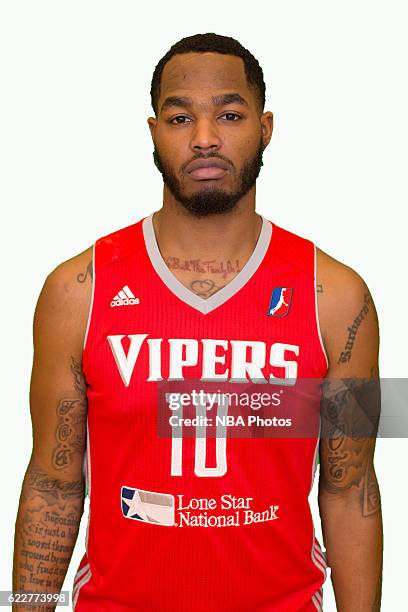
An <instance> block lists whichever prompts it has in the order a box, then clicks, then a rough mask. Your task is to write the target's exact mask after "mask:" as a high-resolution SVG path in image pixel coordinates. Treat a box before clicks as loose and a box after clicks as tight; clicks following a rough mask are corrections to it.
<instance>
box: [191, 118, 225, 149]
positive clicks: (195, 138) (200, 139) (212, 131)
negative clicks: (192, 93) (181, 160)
mask: <svg viewBox="0 0 408 612" xmlns="http://www.w3.org/2000/svg"><path fill="white" fill-rule="evenodd" d="M220 146H221V139H220V136H219V134H218V131H217V129H216V126H215V125H214V123H213V121H211V120H209V119H200V120H197V121H196V125H195V129H194V132H193V135H192V137H191V149H192V150H193V151H194V153H207V152H210V151H218V149H219V148H220Z"/></svg>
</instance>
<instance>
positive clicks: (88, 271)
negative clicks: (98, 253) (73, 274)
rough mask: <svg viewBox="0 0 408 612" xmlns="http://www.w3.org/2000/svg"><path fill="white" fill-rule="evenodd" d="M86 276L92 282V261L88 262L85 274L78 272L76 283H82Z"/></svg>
mask: <svg viewBox="0 0 408 612" xmlns="http://www.w3.org/2000/svg"><path fill="white" fill-rule="evenodd" d="M88 276H89V278H90V279H91V281H92V278H93V269H92V259H91V261H90V262H89V264H88V265H87V268H86V270H85V272H80V273H79V274H78V276H77V281H78V283H84V282H85V281H86V279H87V278H88Z"/></svg>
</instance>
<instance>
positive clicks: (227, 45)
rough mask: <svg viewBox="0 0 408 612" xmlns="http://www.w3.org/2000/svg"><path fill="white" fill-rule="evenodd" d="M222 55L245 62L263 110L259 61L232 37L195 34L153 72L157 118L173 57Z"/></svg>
mask: <svg viewBox="0 0 408 612" xmlns="http://www.w3.org/2000/svg"><path fill="white" fill-rule="evenodd" d="M207 52H212V53H222V54H224V55H235V56H237V57H241V58H242V60H243V62H244V67H245V76H246V78H247V82H248V85H249V86H253V87H255V89H256V90H257V94H258V99H259V104H260V107H261V110H262V112H263V109H264V107H265V81H264V77H263V72H262V68H261V66H260V65H259V62H258V60H257V59H256V58H255V57H254V56H253V55H252V53H250V51H248V49H245V47H243V46H242V45H241V43H240V42H238V41H237V40H236V39H235V38H231V37H230V36H221V35H220V34H214V32H208V33H207V34H194V35H193V36H187V37H186V38H182V39H181V40H179V41H178V42H176V43H174V45H172V46H171V47H170V49H169V50H168V51H167V53H166V55H164V56H163V57H162V58H161V60H160V61H159V63H158V64H157V66H156V68H155V69H154V72H153V77H152V82H151V88H150V98H151V103H152V108H153V110H154V112H155V115H156V117H157V113H158V100H159V97H160V84H161V76H162V72H163V68H164V66H165V65H166V63H167V62H168V61H169V59H170V58H171V57H173V55H177V54H182V53H207Z"/></svg>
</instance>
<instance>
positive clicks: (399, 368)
mask: <svg viewBox="0 0 408 612" xmlns="http://www.w3.org/2000/svg"><path fill="white" fill-rule="evenodd" d="M406 17H407V14H406V5H405V3H404V2H403V1H401V2H397V1H395V0H384V1H383V2H376V1H373V0H371V1H370V2H368V1H362V0H360V1H356V0H353V1H350V0H347V1H345V0H343V2H341V3H340V2H335V1H334V0H330V1H328V0H324V1H317V0H309V1H308V2H304V1H299V2H294V1H292V2H283V1H281V2H273V1H271V0H269V1H268V2H259V1H258V2H256V3H245V4H244V3H243V4H239V3H238V2H235V3H232V2H228V3H221V2H213V1H209V0H206V2H204V3H194V2H185V1H182V0H179V2H177V3H167V2H165V3H164V2H163V3H161V2H154V3H150V4H147V3H143V5H141V3H140V2H137V1H136V0H134V1H126V0H121V1H120V2H113V1H111V2H106V1H102V0H98V1H97V2H96V1H95V2H94V1H90V0H88V1H87V0H81V1H80V2H78V1H74V0H71V1H70V2H62V1H59V0H52V1H41V0H37V1H36V2H31V1H30V2H28V1H27V2H22V1H18V0H13V1H11V0H9V1H3V2H2V3H1V6H0V58H1V59H0V61H1V73H0V84H1V90H2V91H1V98H0V105H1V109H0V120H1V137H0V155H1V182H0V189H1V192H0V197H1V204H2V217H3V219H2V235H1V261H2V298H1V327H2V329H1V339H2V351H1V353H2V362H3V363H2V368H1V370H2V373H3V375H4V376H3V379H2V410H1V417H0V418H1V427H0V431H1V433H0V436H1V438H0V465H1V480H2V486H1V491H2V503H1V507H0V519H1V531H0V550H1V551H2V554H1V555H0V589H9V588H11V566H12V543H13V533H14V521H15V514H16V510H17V503H18V497H19V492H20V486H21V480H22V478H23V474H24V471H25V468H26V464H27V461H28V458H29V455H30V452H31V425H30V419H29V405H28V389H29V378H30V370H31V360H32V317H33V312H34V307H35V303H36V300H37V297H38V294H39V291H40V289H41V286H42V283H43V281H44V279H45V277H46V275H47V274H48V273H49V272H50V271H51V270H52V269H53V268H54V267H55V266H56V265H57V264H58V263H60V262H61V261H63V260H65V259H68V258H69V257H71V256H73V255H74V254H76V253H78V252H80V251H82V250H83V249H85V248H86V247H88V246H90V245H91V244H92V243H93V242H94V240H95V239H96V238H97V237H99V236H101V235H103V234H106V233H109V232H111V231H113V230H114V229H117V228H119V227H122V226H125V225H129V224H130V223H133V222H134V221H136V220H138V219H140V218H141V217H142V216H145V215H146V214H148V213H149V212H151V211H152V210H157V209H158V208H160V206H161V198H162V183H161V176H160V175H159V173H158V172H157V170H156V168H155V167H154V165H153V161H152V144H151V139H150V133H149V131H148V127H147V123H146V118H147V117H148V116H149V115H151V114H152V111H151V108H150V98H149V91H150V80H151V76H152V72H153V69H154V67H155V65H156V63H157V62H158V61H159V59H160V58H161V57H162V55H164V53H165V52H166V51H167V50H168V48H169V47H170V46H171V45H172V44H173V43H174V42H176V41H177V40H178V39H179V38H181V37H183V36H187V35H191V34H195V33H199V32H201V33H203V32H209V31H210V32H211V31H212V32H216V33H218V34H224V35H229V36H233V37H235V38H237V39H238V40H239V41H240V42H241V43H242V44H243V45H244V46H246V47H247V48H249V50H250V51H251V52H252V53H253V54H254V55H255V56H256V57H257V59H258V60H259V62H260V64H261V66H262V67H263V70H264V76H265V81H266V84H267V104H266V110H271V111H272V112H273V113H274V120H275V127H274V134H273V138H272V142H271V145H270V146H269V148H268V149H267V151H266V153H265V156H264V162H265V165H264V167H263V168H262V172H261V176H260V178H259V181H258V191H257V210H258V212H260V213H261V214H263V215H264V216H266V217H267V218H269V219H271V220H273V221H275V222H276V223H278V224H279V225H282V226H283V227H286V228H287V229H290V230H292V231H294V232H296V233H298V234H301V235H303V236H305V237H308V238H310V239H312V240H313V241H315V242H316V243H317V245H318V246H320V247H321V248H322V249H323V250H325V251H326V252H328V253H329V254H331V255H332V256H334V257H336V258H337V259H339V260H341V261H343V262H344V263H346V264H348V265H350V266H351V267H352V268H354V269H355V270H357V271H358V272H359V273H360V274H361V275H362V276H363V278H364V279H365V280H366V282H367V284H368V286H369V288H370V289H371V292H372V295H373V297H374V301H375V303H376V305H377V310H378V314H379V317H380V324H381V364H380V366H381V374H382V376H387V377H406V376H407V358H406V352H405V348H406V346H407V324H406V305H407V299H408V291H407V281H406V277H407V275H406V243H407V229H406V222H407V215H406V206H407V191H408V189H407V176H406V163H407V142H408V129H407V128H408V121H407V108H408V95H407V85H406V82H407V79H406V60H407V53H408V49H407V46H408V45H407V36H406V25H407V19H406ZM404 171H405V172H404ZM407 451H408V444H407V440H405V439H400V440H397V439H387V440H384V439H381V440H379V441H378V443H377V453H376V470H377V475H378V479H379V482H380V486H381V491H382V505H383V520H384V533H385V553H384V584H383V608H382V609H383V610H385V611H386V612H388V611H394V610H396V609H398V610H400V609H402V608H401V606H403V605H404V604H403V603H402V602H403V601H405V596H406V587H405V583H406V571H407V563H406V551H407V550H408V536H407V528H406V508H407V505H408V495H407V487H406V456H407ZM316 482H317V479H316V481H315V484H316ZM315 496H316V487H314V489H313V492H312V496H311V500H312V501H311V503H312V508H313V514H314V517H315V522H316V532H317V535H318V537H319V539H320V541H322V540H321V535H320V534H321V532H320V523H319V518H318V511H317V504H316V498H315ZM86 518H87V513H86V514H85V516H84V517H83V520H82V526H81V532H80V535H79V538H78V543H77V546H76V549H75V552H74V556H73V559H72V562H71V566H70V569H69V572H68V575H67V579H66V582H65V588H67V589H70V588H71V584H72V580H73V576H74V573H75V570H76V567H77V564H78V562H79V559H80V557H81V556H82V554H83V552H84V537H85V523H86ZM253 570H254V568H252V569H251V568H248V571H253ZM324 590H325V596H324V602H325V612H326V611H327V612H331V611H334V610H335V609H336V608H335V605H334V599H333V592H332V587H331V584H330V579H329V580H328V581H327V582H326V585H325V589H324Z"/></svg>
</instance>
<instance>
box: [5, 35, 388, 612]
mask: <svg viewBox="0 0 408 612" xmlns="http://www.w3.org/2000/svg"><path fill="white" fill-rule="evenodd" d="M151 98H152V106H153V109H154V112H155V116H154V117H150V118H149V119H148V125H149V128H150V131H151V136H152V139H153V143H154V161H155V164H156V166H157V168H158V169H159V171H160V172H161V174H162V176H163V181H164V192H163V206H162V207H161V208H160V210H157V211H155V212H154V213H152V214H150V215H148V216H147V217H145V218H143V219H140V220H139V221H137V222H136V223H134V224H132V225H131V226H129V227H127V228H123V229H121V230H119V231H117V232H114V233H112V234H110V235H109V236H106V237H104V238H101V239H100V240H98V241H97V242H96V244H95V245H94V246H93V247H91V248H89V249H87V250H86V251H84V252H83V253H81V254H79V255H77V256H76V257H73V258H72V259H70V260H69V261H66V262H64V263H63V264H61V265H60V266H58V267H57V268H56V269H55V270H54V271H53V272H52V273H51V274H50V275H49V277H48V278H47V279H46V282H45V284H44V287H43V290H42V292H41V295H40V297H39V300H38V305H37V308H36V313H35V322H34V346H35V350H34V364H33V372H32V384H31V398H30V399H31V414H32V422H33V436H34V443H33V452H32V456H31V459H30V462H29V465H28V468H27V472H26V475H25V478H24V483H23V488H22V495H21V499H20V505H19V511H18V516H17V522H16V536H15V558H14V584H13V587H14V590H20V589H21V590H22V589H24V590H30V591H59V590H60V589H61V587H62V584H63V580H64V576H65V573H66V570H67V567H68V564H69V560H70V557H71V553H72V550H73V547H74V544H75V541H76V537H77V532H78V526H79V522H80V519H81V515H82V511H83V502H84V489H85V484H87V488H88V492H89V495H90V514H89V521H88V525H87V536H86V552H85V554H84V556H83V558H82V560H81V563H80V566H79V568H78V571H77V573H76V576H75V580H74V585H73V592H72V597H73V606H74V609H75V610H77V611H78V612H82V611H86V612H93V611H96V610H98V611H99V610H109V611H119V610H120V611H123V612H125V611H130V610H143V611H155V610H178V611H180V612H181V611H186V610H197V611H198V610H200V611H203V612H204V611H207V610H219V611H227V610H228V611H234V610H245V611H248V610H256V611H259V612H261V611H267V610H274V611H275V610H276V611H284V610H291V611H294V610H299V611H300V610H302V611H304V612H305V611H306V610H316V609H317V610H322V609H323V591H322V585H323V583H324V580H325V578H326V575H327V567H328V566H330V568H331V575H332V581H333V585H334V590H335V595H336V601H337V608H338V610H341V611H347V612H351V611H353V612H354V611H366V610H379V609H380V598H381V574H382V572H381V567H382V524H381V512H380V495H379V490H378V484H377V480H376V477H375V472H374V466H373V454H374V443H375V436H372V435H367V436H365V437H361V436H356V435H354V433H355V432H354V429H353V419H354V416H353V415H355V414H356V411H357V410H359V409H360V404H359V402H358V401H357V400H358V394H357V392H355V391H354V390H355V387H356V384H357V383H356V381H359V380H364V379H368V380H376V379H377V378H378V347H379V340H378V321H377V316H376V311H375V306H374V303H373V300H372V298H371V295H370V292H369V290H368V288H367V286H366V284H365V283H364V281H363V280H362V279H361V277H360V276H359V275H358V274H357V273H356V272H355V271H353V270H352V269H350V268H349V267H347V266H345V265H343V264H341V263H340V262H338V261H336V260H335V259H333V258H332V257H330V256H329V255H327V254H326V253H324V252H323V251H321V250H320V249H318V248H317V247H315V246H314V244H313V243H312V242H310V241H309V240H307V239H305V238H302V237H300V236H297V235H295V234H293V233H290V232H288V231H286V230H284V229H283V228H281V227H279V226H277V225H276V224H274V223H272V222H271V221H269V220H267V219H265V218H264V217H262V216H261V215H259V214H257V213H256V212H255V204H256V198H255V193H256V179H257V177H258V175H259V172H260V168H261V166H262V154H263V151H264V149H265V148H266V147H267V146H268V144H269V142H270V140H271V136H272V130H273V115H272V113H271V112H264V110H263V109H264V104H265V84H264V81H263V74H262V70H261V68H260V66H259V64H258V62H257V61H256V60H255V58H254V57H253V56H252V55H251V53H249V51H247V50H246V49H244V48H243V47H242V46H241V45H240V43H238V42H237V41H236V40H234V39H232V38H228V37H224V36H219V35H215V34H202V35H201V34H200V35H195V36H191V37H188V38H185V39H183V40H181V41H179V42H178V43H176V44H175V45H173V47H172V48H171V49H170V50H169V52H168V53H167V54H166V55H165V56H164V57H163V58H162V60H160V62H159V64H158V65H157V66H156V69H155V72H154V75H153V79H152V87H151ZM319 379H320V380H321V379H324V381H323V382H325V383H326V384H325V385H322V387H323V388H326V392H325V394H326V395H325V398H323V402H322V406H323V408H324V405H325V402H326V408H327V413H328V415H329V418H328V421H329V426H328V430H333V428H334V429H335V430H338V431H341V434H338V433H336V434H335V435H332V436H329V435H323V432H324V428H323V427H321V426H320V420H319V430H318V431H317V432H315V433H312V434H311V435H309V436H308V435H290V434H288V435H286V434H285V433H283V434H270V433H268V432H266V431H265V427H264V428H263V433H262V432H259V431H257V432H255V433H254V434H252V433H250V434H249V435H248V434H245V432H244V433H243V431H244V429H245V426H242V427H241V431H240V432H238V434H235V435H234V433H233V432H231V433H230V430H228V433H227V435H219V431H218V430H217V435H216V436H214V435H212V436H211V435H210V434H209V432H210V425H209V426H208V432H207V433H208V435H207V434H206V429H205V427H204V429H199V428H198V425H197V423H198V421H197V423H196V425H195V426H193V428H192V431H191V429H190V433H188V434H187V433H185V432H186V431H187V429H188V426H189V424H188V422H187V419H186V421H185V422H183V421H182V417H183V415H184V416H186V415H187V412H188V408H187V407H186V408H184V406H182V403H181V399H180V398H181V395H180V393H181V392H182V391H187V390H188V391H190V390H191V389H190V387H189V386H188V385H189V384H190V383H192V385H193V386H194V390H195V391H197V392H198V391H199V389H200V386H203V387H204V388H205V392H206V393H207V392H209V390H211V386H210V385H211V383H212V384H214V383H215V387H216V389H218V388H221V390H225V388H226V387H227V386H228V385H230V388H231V389H234V391H236V388H237V387H238V388H241V389H242V388H243V385H242V383H243V382H245V383H251V387H250V389H251V391H253V390H254V389H255V390H258V391H259V390H260V391H262V392H265V394H266V396H268V394H271V393H272V392H275V393H273V395H272V396H273V399H274V401H276V404H277V405H278V407H279V406H281V408H282V409H283V411H286V413H285V415H286V417H288V416H289V417H290V419H289V420H287V419H286V420H285V419H283V420H282V419H280V420H279V421H273V423H274V424H276V423H278V425H279V426H280V425H282V423H283V424H285V425H288V424H290V423H291V422H292V421H293V422H294V421H295V420H296V417H297V416H299V415H300V416H301V419H300V422H301V423H302V425H303V426H304V425H307V426H309V425H310V424H311V423H312V422H313V416H314V412H313V409H314V407H315V406H316V401H315V400H316V397H317V396H315V395H314V394H313V393H312V395H311V399H308V398H306V394H304V397H303V399H301V400H300V402H299V400H293V401H291V402H289V403H286V404H285V403H284V401H283V400H282V404H280V402H281V399H280V397H281V396H280V394H283V396H285V394H286V395H287V394H290V392H291V389H292V390H293V389H298V388H299V383H300V382H302V381H307V380H319ZM345 380H349V381H352V384H350V385H346V383H344V381H345ZM223 385H224V387H223ZM245 388H247V387H245ZM174 390H175V391H176V393H175V394H174V393H173V391H174ZM177 392H178V393H177ZM187 395H188V394H187ZM258 395H259V394H258ZM189 397H193V394H192V391H191V395H190V396H189ZM203 397H204V396H203ZM163 398H165V401H164V402H163ZM169 398H170V400H174V399H175V400H176V401H175V406H172V410H173V411H174V414H172V419H168V422H170V421H171V423H170V430H168V429H166V418H165V416H164V417H163V415H166V414H168V413H166V407H167V402H168V400H169ZM207 398H208V396H207V395H206V396H205V399H202V401H199V402H197V403H196V404H194V403H193V402H191V405H190V408H191V406H193V407H194V410H193V413H191V411H190V413H189V414H190V416H194V414H195V415H196V417H197V418H198V416H199V417H200V418H203V417H204V416H205V415H206V410H207V409H208V408H209V405H208V406H207ZM339 398H340V399H339ZM317 400H319V401H320V395H319V396H318V397H317ZM162 404H164V408H163V406H162ZM347 404H349V405H351V406H352V408H353V410H352V414H351V417H350V411H349V412H348V413H347V412H346V411H345V407H346V408H347ZM213 407H214V409H215V410H216V411H218V412H217V413H216V414H217V416H218V417H219V416H220V415H221V414H224V415H226V414H227V413H228V414H229V412H228V411H229V410H231V406H227V409H225V404H223V402H222V401H219V402H218V403H217V402H215V403H214V404H213ZM183 410H184V412H183ZM223 410H224V412H223ZM268 410H269V411H268ZM276 410H277V408H276V407H274V408H273V409H272V411H271V410H270V407H269V408H267V407H265V414H267V415H268V416H272V415H273V414H275V413H274V411H275V412H276ZM296 411H298V412H296ZM248 412H249V413H250V412H251V409H249V410H248ZM252 412H254V410H252ZM212 414H213V413H212ZM262 414H263V413H262ZM276 414H277V413H276ZM162 417H163V418H162ZM275 417H276V415H275ZM177 419H178V420H177ZM319 419H320V417H319ZM192 420H193V419H192ZM270 420H271V422H272V419H270ZM359 420H360V419H359ZM265 422H266V421H265ZM217 423H218V419H217ZM298 424H299V420H298ZM195 427H197V429H195ZM220 431H221V430H220ZM251 431H253V430H251ZM224 433H225V432H224ZM240 433H241V434H242V435H240ZM319 433H320V434H321V435H320V436H319ZM85 450H86V473H85V476H86V483H85V482H84V476H83V459H84V452H85ZM318 451H319V456H320V480H319V508H320V514H321V520H322V528H323V535H324V543H325V547H326V551H325V552H324V551H323V550H322V548H321V545H320V543H319V542H318V540H317V538H316V537H315V534H314V527H313V524H312V520H311V515H310V509H309V505H308V495H309V492H310V490H311V487H312V484H313V478H314V473H315V469H316V463H317V458H318ZM16 609H18V608H16ZM36 609H37V608H36ZM45 609H47V608H45ZM48 609H52V607H50V608H48Z"/></svg>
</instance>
